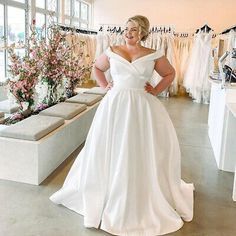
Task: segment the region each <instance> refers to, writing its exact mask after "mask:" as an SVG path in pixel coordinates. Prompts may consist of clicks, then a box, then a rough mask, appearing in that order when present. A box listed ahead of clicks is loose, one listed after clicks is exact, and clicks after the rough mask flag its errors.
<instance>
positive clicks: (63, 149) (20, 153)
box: [0, 103, 98, 185]
mask: <svg viewBox="0 0 236 236" xmlns="http://www.w3.org/2000/svg"><path fill="white" fill-rule="evenodd" d="M97 107H98V103H96V104H94V105H93V106H91V107H88V108H87V109H86V110H85V111H83V112H82V113H80V114H78V115H77V116H75V117H74V118H73V119H71V120H67V121H65V124H64V125H62V126H60V127H59V128H57V129H56V130H54V131H52V132H51V133H49V134H48V135H46V136H44V137H43V138H41V139H40V140H38V141H28V140H22V139H13V138H4V137H0V179H4V180H12V181H17V182H22V183H28V184H34V185H39V184H40V183H41V182H42V181H43V180H44V179H45V178H47V176H49V175H50V173H52V171H54V170H55V169H56V168H57V167H58V166H59V165H60V164H61V163H62V162H63V161H64V160H65V159H66V158H67V157H68V156H69V155H70V154H71V153H72V152H73V151H74V150H76V149H77V148H78V147H79V146H80V145H81V144H82V143H83V142H84V141H85V139H86V136H87V133H88V131H89V128H90V125H91V122H92V120H93V117H94V114H95V112H96V109H97Z"/></svg>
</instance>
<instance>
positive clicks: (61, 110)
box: [39, 102, 86, 120]
mask: <svg viewBox="0 0 236 236" xmlns="http://www.w3.org/2000/svg"><path fill="white" fill-rule="evenodd" d="M84 110H86V105H84V104H75V103H68V102H61V103H58V104H56V105H54V106H51V107H49V108H47V109H45V110H43V111H41V112H40V113H39V115H46V116H55V117H61V118H63V119H65V120H70V119H72V118H73V117H75V116H76V115H78V114H79V113H81V112H82V111H84Z"/></svg>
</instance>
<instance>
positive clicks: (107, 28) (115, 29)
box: [98, 24, 123, 33]
mask: <svg viewBox="0 0 236 236" xmlns="http://www.w3.org/2000/svg"><path fill="white" fill-rule="evenodd" d="M98 31H99V32H109V33H123V30H122V27H121V26H120V25H114V24H100V28H99V30H98Z"/></svg>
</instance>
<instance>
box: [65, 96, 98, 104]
mask: <svg viewBox="0 0 236 236" xmlns="http://www.w3.org/2000/svg"><path fill="white" fill-rule="evenodd" d="M101 99H102V96H101V95H97V94H83V93H79V94H78V95H76V96H74V97H71V98H69V99H67V100H66V102H75V103H82V104H86V105H87V106H91V105H93V104H95V103H96V102H98V101H100V100H101Z"/></svg>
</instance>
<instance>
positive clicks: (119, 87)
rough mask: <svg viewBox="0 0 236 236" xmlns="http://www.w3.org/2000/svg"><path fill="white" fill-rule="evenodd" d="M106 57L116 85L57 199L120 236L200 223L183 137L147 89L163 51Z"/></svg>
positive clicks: (147, 235)
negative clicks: (185, 170) (184, 173)
mask: <svg viewBox="0 0 236 236" xmlns="http://www.w3.org/2000/svg"><path fill="white" fill-rule="evenodd" d="M106 54H107V56H108V57H109V60H110V71H111V75H112V78H113V82H114V84H113V88H112V89H111V90H109V91H108V93H107V94H106V95H105V97H104V98H103V100H102V101H101V103H100V105H99V107H98V109H97V112H96V114H95V117H94V120H93V122H92V125H91V128H90V131H89V133H88V136H87V140H86V142H85V145H84V148H83V149H82V151H81V152H80V154H79V155H78V157H77V159H76V160H75V162H74V164H73V166H72V168H71V170H70V172H69V174H68V176H67V178H66V180H65V182H64V185H63V187H62V188H61V189H60V190H59V191H58V192H56V193H54V194H53V195H52V196H51V197H50V199H51V200H52V201H53V202H54V203H56V204H62V205H64V206H66V207H67V208H69V209H71V210H73V211H75V212H77V213H79V214H81V215H83V216H84V225H85V227H95V228H101V229H102V230H105V231H107V232H109V233H111V234H114V235H122V236H154V235H163V234H166V233H170V232H173V231H176V230H178V229H179V228H180V227H181V226H182V225H183V220H184V221H191V220H192V217H193V185H192V184H186V183H185V182H184V181H182V180H181V173H180V172H181V169H180V149H179V144H178V139H177V136H176V133H175V129H174V127H173V124H172V122H171V120H170V118H169V116H168V114H167V112H166V110H165V108H164V107H163V105H162V104H161V102H160V101H159V100H158V98H156V97H155V96H153V95H151V94H149V93H147V92H145V90H144V86H145V83H146V82H147V81H148V80H149V79H150V78H151V77H152V73H153V70H154V64H155V60H156V59H158V58H159V57H161V53H160V52H158V51H157V52H154V53H152V54H149V55H146V56H143V57H141V58H139V59H136V60H135V61H133V62H128V61H127V60H125V59H124V58H122V57H121V56H119V55H118V54H116V53H114V52H112V51H111V49H110V48H108V49H107V50H106ZM78 132H79V130H78ZM182 219H183V220H182Z"/></svg>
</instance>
